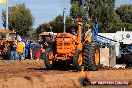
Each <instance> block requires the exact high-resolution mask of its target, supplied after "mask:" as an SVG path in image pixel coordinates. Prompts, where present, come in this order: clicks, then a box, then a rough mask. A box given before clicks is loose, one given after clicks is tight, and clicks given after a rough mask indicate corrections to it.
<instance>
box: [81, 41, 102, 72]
mask: <svg viewBox="0 0 132 88" xmlns="http://www.w3.org/2000/svg"><path fill="white" fill-rule="evenodd" d="M83 65H84V67H85V69H86V70H93V71H95V70H98V69H99V65H100V50H99V46H98V45H97V44H96V43H94V42H91V43H89V44H85V45H84V49H83Z"/></svg>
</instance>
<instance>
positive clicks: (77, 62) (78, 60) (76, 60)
mask: <svg viewBox="0 0 132 88" xmlns="http://www.w3.org/2000/svg"><path fill="white" fill-rule="evenodd" d="M82 59H83V57H82V52H81V51H80V50H76V51H75V55H74V57H73V65H74V66H75V68H76V69H77V70H81V67H82Z"/></svg>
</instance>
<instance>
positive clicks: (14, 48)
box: [10, 42, 16, 60]
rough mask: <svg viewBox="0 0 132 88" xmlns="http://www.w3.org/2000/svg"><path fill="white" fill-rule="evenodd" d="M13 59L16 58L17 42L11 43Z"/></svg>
mask: <svg viewBox="0 0 132 88" xmlns="http://www.w3.org/2000/svg"><path fill="white" fill-rule="evenodd" d="M10 52H11V60H16V42H12V43H11V44H10Z"/></svg>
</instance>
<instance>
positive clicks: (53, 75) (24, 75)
mask: <svg viewBox="0 0 132 88" xmlns="http://www.w3.org/2000/svg"><path fill="white" fill-rule="evenodd" d="M89 77H90V79H91V80H93V79H105V80H107V79H117V80H118V79H132V69H126V70H100V71H94V72H93V71H90V72H89ZM80 78H81V72H77V71H75V70H63V71H62V70H46V69H45V66H44V63H43V60H40V61H36V60H32V61H31V60H23V61H0V88H62V87H63V88H82V86H81V85H80V83H79V79H80ZM93 87H97V88H106V87H109V88H115V87H116V88H117V87H120V88H124V87H126V88H128V87H129V88H132V86H131V85H130V86H89V87H88V88H93Z"/></svg>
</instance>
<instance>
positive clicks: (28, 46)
mask: <svg viewBox="0 0 132 88" xmlns="http://www.w3.org/2000/svg"><path fill="white" fill-rule="evenodd" d="M25 58H26V59H29V58H30V44H29V43H28V42H27V43H26V46H25Z"/></svg>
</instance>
